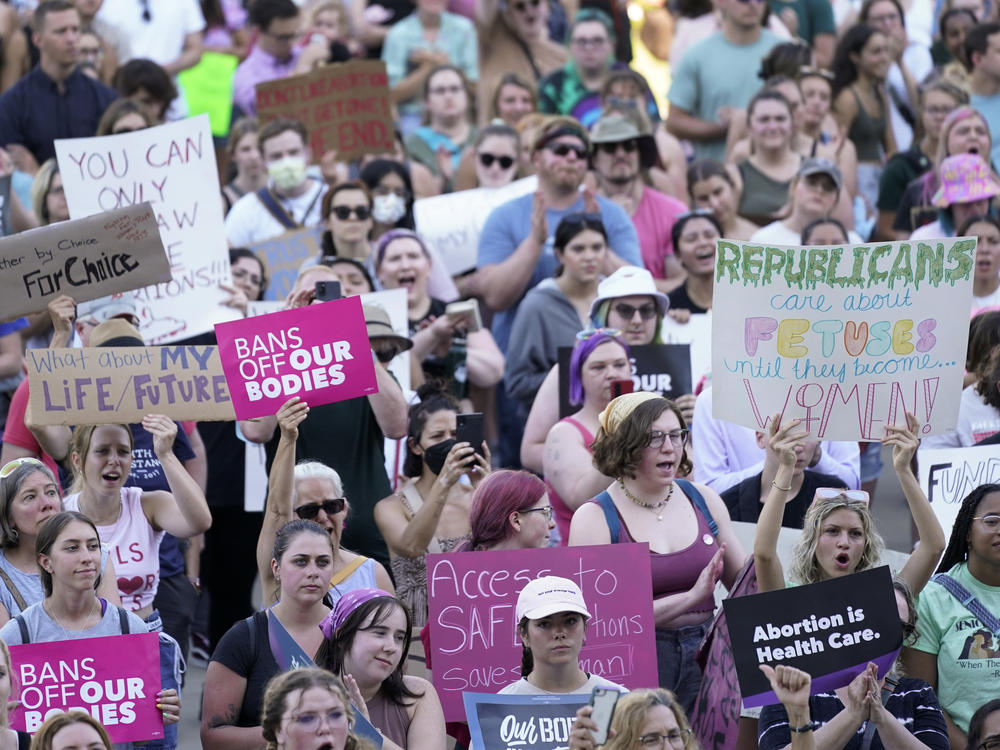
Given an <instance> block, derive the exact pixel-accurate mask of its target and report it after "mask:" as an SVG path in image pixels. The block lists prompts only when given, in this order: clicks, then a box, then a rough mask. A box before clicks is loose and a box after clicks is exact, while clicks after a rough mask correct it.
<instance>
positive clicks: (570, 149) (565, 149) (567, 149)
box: [545, 143, 587, 159]
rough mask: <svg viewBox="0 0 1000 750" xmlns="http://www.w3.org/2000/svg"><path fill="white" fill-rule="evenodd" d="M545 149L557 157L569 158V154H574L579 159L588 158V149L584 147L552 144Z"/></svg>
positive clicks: (570, 144) (569, 144)
mask: <svg viewBox="0 0 1000 750" xmlns="http://www.w3.org/2000/svg"><path fill="white" fill-rule="evenodd" d="M545 148H547V149H548V150H549V151H551V152H552V153H553V154H555V155H556V156H569V154H570V153H572V154H573V155H574V156H576V158H577V159H586V158H587V149H585V148H584V147H583V146H576V145H574V144H572V143H552V144H549V145H547V146H546V147H545Z"/></svg>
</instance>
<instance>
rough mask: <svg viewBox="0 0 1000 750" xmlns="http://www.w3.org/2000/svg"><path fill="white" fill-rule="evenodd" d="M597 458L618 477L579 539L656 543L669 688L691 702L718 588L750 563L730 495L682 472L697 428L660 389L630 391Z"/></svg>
mask: <svg viewBox="0 0 1000 750" xmlns="http://www.w3.org/2000/svg"><path fill="white" fill-rule="evenodd" d="M598 420H599V423H600V427H599V428H598V430H597V438H596V439H595V441H594V445H593V450H594V466H595V467H596V468H597V470H598V471H600V472H601V473H602V474H604V475H606V476H609V477H614V478H615V479H614V481H613V482H612V484H611V486H610V487H608V489H607V490H606V491H605V492H602V493H601V494H600V495H598V496H597V497H595V498H594V499H593V500H592V501H591V502H587V503H584V504H583V505H582V506H581V507H580V508H579V509H578V510H577V511H576V513H574V514H573V521H572V524H571V525H570V532H569V543H570V545H571V546H576V545H585V544H608V543H617V542H633V541H635V542H647V543H648V544H649V549H650V562H651V564H652V572H653V592H652V593H653V617H654V619H655V622H656V653H657V666H658V671H659V683H660V687H665V688H667V689H669V690H672V691H673V692H674V694H675V695H676V696H677V700H678V701H679V702H680V704H681V706H684V707H685V711H689V710H690V708H691V706H692V705H693V703H694V699H695V698H696V697H697V694H698V688H699V686H700V684H701V670H700V669H699V667H698V664H697V662H696V661H695V659H694V654H695V650H696V649H697V647H698V644H699V643H700V642H701V639H702V638H703V637H704V635H705V632H706V631H707V630H708V626H709V625H710V624H711V621H712V614H713V612H714V610H715V602H714V599H713V592H714V590H715V583H716V581H717V580H719V579H720V578H721V579H722V582H723V583H724V584H725V585H726V586H727V587H728V586H729V585H731V584H732V582H733V581H734V580H735V578H736V574H737V573H738V572H739V570H740V568H741V567H742V566H743V559H744V554H743V546H742V545H741V544H740V541H739V539H737V538H736V535H735V533H734V532H733V528H732V523H731V522H730V520H729V512H728V511H727V510H726V505H725V503H723V502H722V498H720V497H719V495H718V494H717V493H716V492H715V491H714V490H711V489H709V488H708V487H706V486H704V485H695V484H692V483H690V482H687V481H685V480H682V479H678V475H680V474H688V473H689V472H690V471H691V463H690V461H689V460H688V458H687V456H686V455H685V453H684V444H685V443H686V442H687V436H688V430H687V426H686V424H685V422H684V418H683V416H682V415H681V412H680V409H678V408H677V406H676V405H675V404H674V403H673V402H671V401H668V400H667V399H665V398H662V397H661V396H658V395H656V394H653V393H629V394H626V395H624V396H619V397H618V398H616V399H614V400H613V401H611V403H609V404H608V406H607V408H605V409H604V411H602V412H601V414H600V415H599V417H598Z"/></svg>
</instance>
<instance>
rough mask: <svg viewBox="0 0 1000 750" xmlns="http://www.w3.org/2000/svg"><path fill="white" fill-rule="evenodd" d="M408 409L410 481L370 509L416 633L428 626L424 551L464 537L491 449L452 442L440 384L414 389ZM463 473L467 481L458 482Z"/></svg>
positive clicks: (449, 410)
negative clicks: (415, 398)
mask: <svg viewBox="0 0 1000 750" xmlns="http://www.w3.org/2000/svg"><path fill="white" fill-rule="evenodd" d="M417 395H418V396H419V397H420V402H419V403H416V404H414V405H413V406H411V407H410V426H409V430H408V435H407V438H406V460H405V462H404V463H403V474H404V475H405V476H406V477H408V478H409V479H408V480H407V481H406V482H405V483H404V484H403V485H402V486H401V487H400V488H399V490H398V491H397V492H396V493H395V494H393V495H389V497H386V498H383V499H382V500H380V501H379V502H378V503H377V504H376V505H375V523H377V524H378V528H379V531H381V532H382V536H383V537H385V543H386V545H387V546H388V547H389V563H390V565H391V567H392V573H393V578H394V579H395V581H396V586H397V589H396V594H397V596H398V598H399V600H400V601H401V602H402V603H403V604H404V605H405V606H406V608H407V609H408V610H409V611H410V614H411V615H412V616H413V626H414V627H415V628H417V629H418V630H419V628H420V627H422V626H423V624H424V623H425V622H427V571H426V568H425V566H424V556H425V555H426V554H427V553H428V552H452V551H454V550H455V548H456V547H458V545H459V544H461V543H462V542H464V541H465V540H466V539H467V538H468V537H469V508H470V506H471V504H472V493H473V491H474V490H475V489H476V487H478V486H479V483H480V481H482V479H483V477H485V476H486V475H487V474H489V472H490V451H489V448H487V447H486V442H485V441H484V442H483V444H482V445H481V446H473V445H470V444H469V443H464V442H463V443H459V442H457V441H456V440H455V435H456V426H457V419H456V418H457V415H458V404H457V403H456V402H455V400H454V399H453V398H451V396H449V395H448V394H447V393H445V392H443V391H442V390H441V389H440V386H437V385H435V384H427V385H424V386H421V388H420V389H419V390H418V391H417ZM463 474H465V475H466V476H467V477H468V478H469V483H468V484H465V483H463V482H459V481H458V480H459V478H460V477H461V476H462V475H463Z"/></svg>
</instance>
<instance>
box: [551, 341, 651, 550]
mask: <svg viewBox="0 0 1000 750" xmlns="http://www.w3.org/2000/svg"><path fill="white" fill-rule="evenodd" d="M631 377H632V368H631V366H630V364H629V350H628V345H627V344H626V343H625V341H624V339H623V338H622V337H621V332H620V331H617V330H615V329H613V328H598V329H596V330H587V331H581V332H580V333H578V334H577V340H576V346H574V347H573V354H572V355H571V356H570V360H569V401H570V403H571V404H573V405H574V406H577V405H580V404H582V407H581V408H580V410H579V411H577V412H575V413H574V414H572V415H570V416H568V417H566V418H565V419H562V420H560V421H559V422H557V423H556V424H555V425H553V427H552V429H551V430H549V434H548V436H547V437H546V438H545V454H544V456H543V458H542V468H543V469H544V472H543V475H544V477H545V486H546V487H547V489H548V493H549V502H550V503H551V504H552V509H553V510H554V511H555V517H556V525H557V526H558V527H559V540H560V542H561V543H562V544H564V545H565V544H566V543H567V541H568V540H569V526H570V521H571V520H572V519H573V513H574V512H575V511H576V509H577V508H579V507H580V506H581V505H583V504H584V503H585V502H587V500H589V499H590V498H592V497H594V496H595V495H597V494H598V493H600V492H603V491H604V490H606V489H607V488H608V485H610V484H611V482H612V480H611V478H610V477H608V476H606V475H604V474H602V473H601V472H600V471H598V470H597V469H596V468H594V462H593V452H592V450H591V447H590V446H591V444H592V443H593V442H594V435H596V434H597V428H598V426H599V422H598V416H599V415H600V413H601V412H602V411H604V409H606V408H607V406H608V403H609V402H610V401H611V399H612V397H613V394H612V392H611V391H612V387H613V385H614V382H615V381H616V380H623V379H624V380H631Z"/></svg>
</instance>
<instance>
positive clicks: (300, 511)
mask: <svg viewBox="0 0 1000 750" xmlns="http://www.w3.org/2000/svg"><path fill="white" fill-rule="evenodd" d="M346 507H347V501H346V500H345V499H344V498H342V497H334V498H331V499H329V500H324V501H323V502H321V503H306V504H305V505H300V506H299V507H298V508H296V509H295V515H297V516H298V517H299V518H301V519H302V520H303V521H312V520H313V519H314V518H316V516H318V515H319V512H320V510H322V511H323V512H324V513H326V514H327V515H328V516H335V515H337V514H338V513H341V512H343V510H344V508H346Z"/></svg>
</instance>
